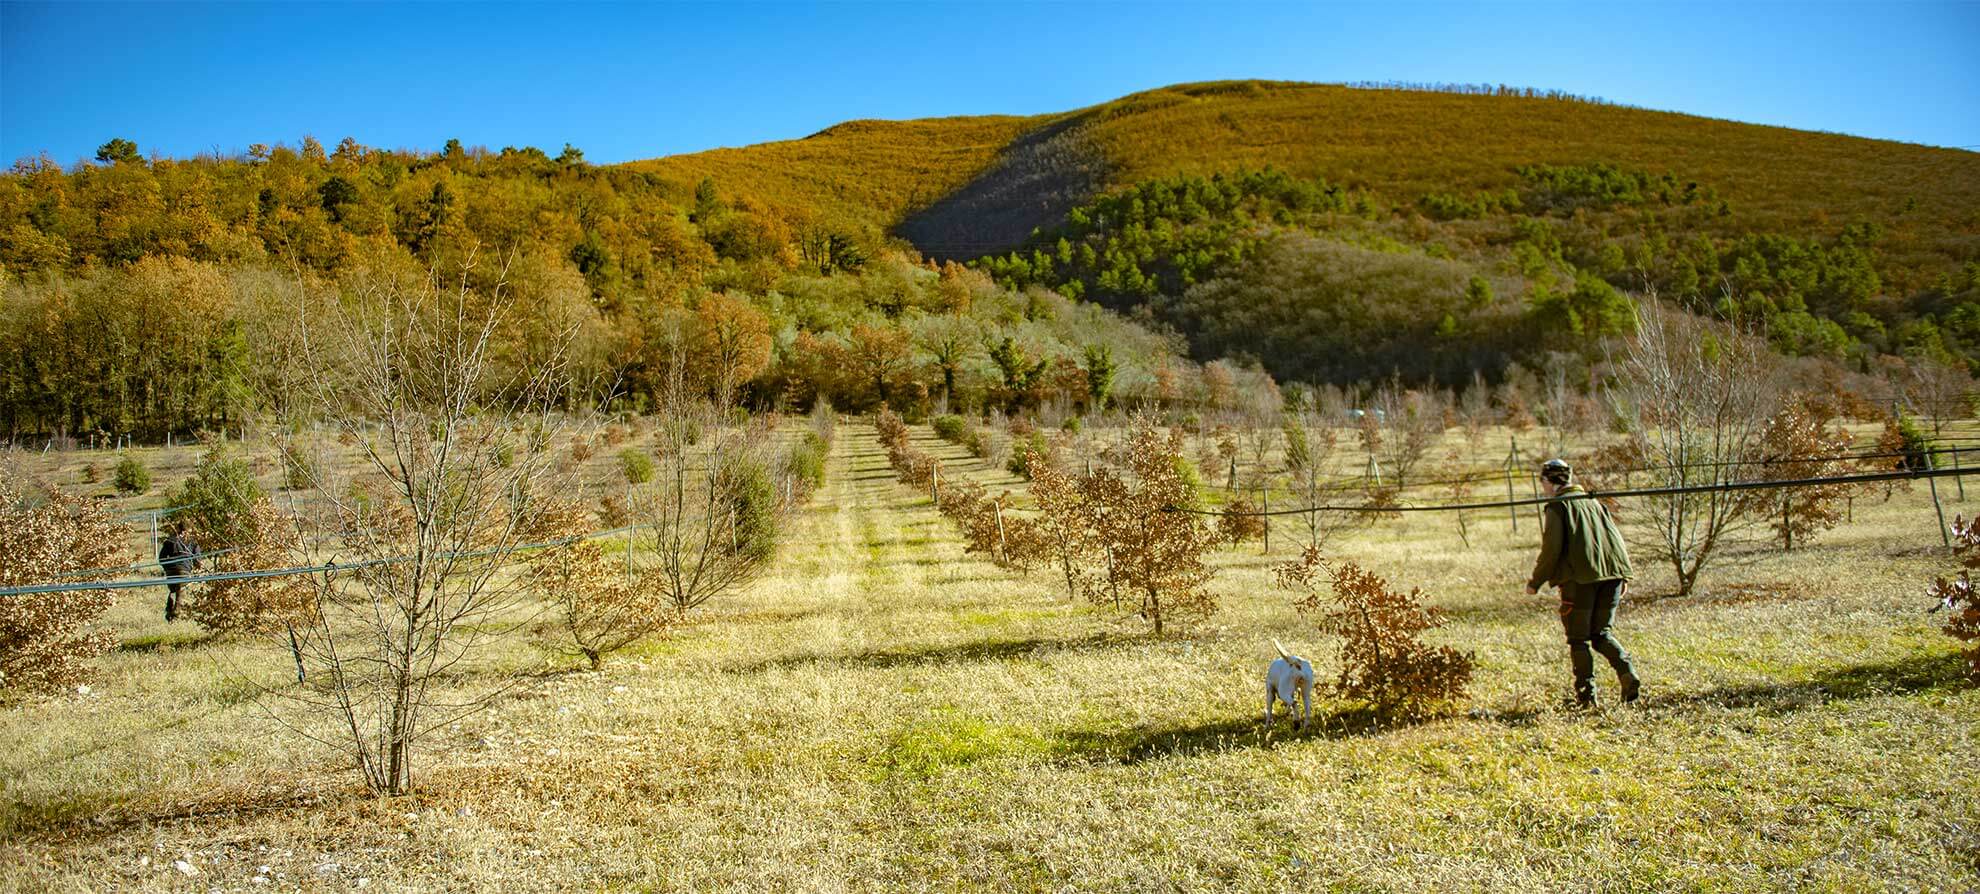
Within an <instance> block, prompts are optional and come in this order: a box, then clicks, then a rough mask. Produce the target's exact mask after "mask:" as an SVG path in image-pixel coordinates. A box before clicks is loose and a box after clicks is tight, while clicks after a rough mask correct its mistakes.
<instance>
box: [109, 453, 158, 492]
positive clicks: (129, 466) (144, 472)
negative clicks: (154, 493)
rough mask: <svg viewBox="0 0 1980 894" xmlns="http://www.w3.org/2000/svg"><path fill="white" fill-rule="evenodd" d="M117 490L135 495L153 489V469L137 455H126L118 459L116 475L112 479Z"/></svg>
mask: <svg viewBox="0 0 1980 894" xmlns="http://www.w3.org/2000/svg"><path fill="white" fill-rule="evenodd" d="M111 480H112V482H113V483H115V484H116V486H117V492H118V493H120V494H124V495H126V496H134V495H136V494H141V493H144V492H145V491H148V490H150V489H151V470H150V469H148V468H146V467H145V465H144V463H143V462H142V461H140V460H139V459H138V458H137V457H135V456H124V457H123V458H121V459H119V460H117V472H116V476H115V477H114V478H113V479H111Z"/></svg>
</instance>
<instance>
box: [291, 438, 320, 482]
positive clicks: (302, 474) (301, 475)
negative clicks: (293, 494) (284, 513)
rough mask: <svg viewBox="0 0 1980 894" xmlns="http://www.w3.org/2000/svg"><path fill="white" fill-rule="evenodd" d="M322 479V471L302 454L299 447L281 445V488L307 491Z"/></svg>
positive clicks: (307, 456)
mask: <svg viewBox="0 0 1980 894" xmlns="http://www.w3.org/2000/svg"><path fill="white" fill-rule="evenodd" d="M322 479H323V470H322V469H320V468H318V467H317V465H316V461H315V460H314V459H312V458H310V455H309V454H308V453H305V452H303V449H302V447H301V446H300V445H297V444H283V445H282V486H283V487H286V488H288V489H290V490H307V489H309V488H312V487H315V486H316V482H318V481H320V480H322Z"/></svg>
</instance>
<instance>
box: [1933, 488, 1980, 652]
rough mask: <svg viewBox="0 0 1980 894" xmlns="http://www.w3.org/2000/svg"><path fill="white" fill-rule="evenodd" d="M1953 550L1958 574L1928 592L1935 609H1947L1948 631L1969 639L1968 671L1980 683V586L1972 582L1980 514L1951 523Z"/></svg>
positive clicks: (1978, 556) (1979, 547) (1979, 549)
mask: <svg viewBox="0 0 1980 894" xmlns="http://www.w3.org/2000/svg"><path fill="white" fill-rule="evenodd" d="M1952 531H1953V534H1952V536H1953V554H1954V555H1956V556H1958V557H1959V564H1960V569H1959V577H1957V578H1953V579H1950V580H1949V579H1947V578H1944V577H1940V578H1939V579H1938V580H1935V581H1933V582H1932V585H1931V587H1930V588H1928V589H1927V590H1926V591H1925V593H1926V595H1928V596H1930V597H1932V598H1933V599H1936V600H1938V601H1939V604H1938V605H1937V606H1936V607H1934V608H1933V611H1944V612H1946V613H1947V615H1946V623H1945V631H1946V634H1947V635H1949V636H1952V637H1954V638H1956V639H1958V640H1960V641H1961V642H1964V643H1966V675H1967V677H1968V678H1970V679H1972V680H1973V682H1974V683H1976V684H1980V589H1976V588H1975V586H1974V584H1973V578H1972V573H1973V569H1975V568H1980V518H1976V519H1973V520H1972V521H1968V520H1966V519H1964V518H1956V519H1954V520H1953V524H1952Z"/></svg>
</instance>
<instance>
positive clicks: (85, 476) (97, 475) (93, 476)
mask: <svg viewBox="0 0 1980 894" xmlns="http://www.w3.org/2000/svg"><path fill="white" fill-rule="evenodd" d="M82 480H83V483H84V484H95V483H97V482H99V481H102V480H103V467H102V466H100V465H97V464H96V463H90V464H89V465H86V466H83V467H82Z"/></svg>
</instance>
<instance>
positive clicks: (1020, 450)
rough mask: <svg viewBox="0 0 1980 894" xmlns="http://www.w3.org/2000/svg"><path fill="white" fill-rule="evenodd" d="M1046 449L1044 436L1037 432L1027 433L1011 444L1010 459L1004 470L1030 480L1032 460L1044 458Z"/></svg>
mask: <svg viewBox="0 0 1980 894" xmlns="http://www.w3.org/2000/svg"><path fill="white" fill-rule="evenodd" d="M1047 449H1048V448H1047V447H1046V444H1045V436H1044V435H1042V434H1039V433H1038V432H1037V431H1032V432H1029V433H1027V434H1025V435H1024V436H1022V437H1020V438H1018V439H1016V440H1015V441H1013V442H1012V443H1011V458H1010V461H1009V462H1007V463H1005V464H1004V468H1006V469H1009V470H1010V472H1011V474H1013V475H1022V476H1024V477H1025V478H1026V479H1030V478H1031V463H1032V460H1033V459H1034V458H1037V457H1042V456H1044V455H1045V453H1046V450H1047Z"/></svg>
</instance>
